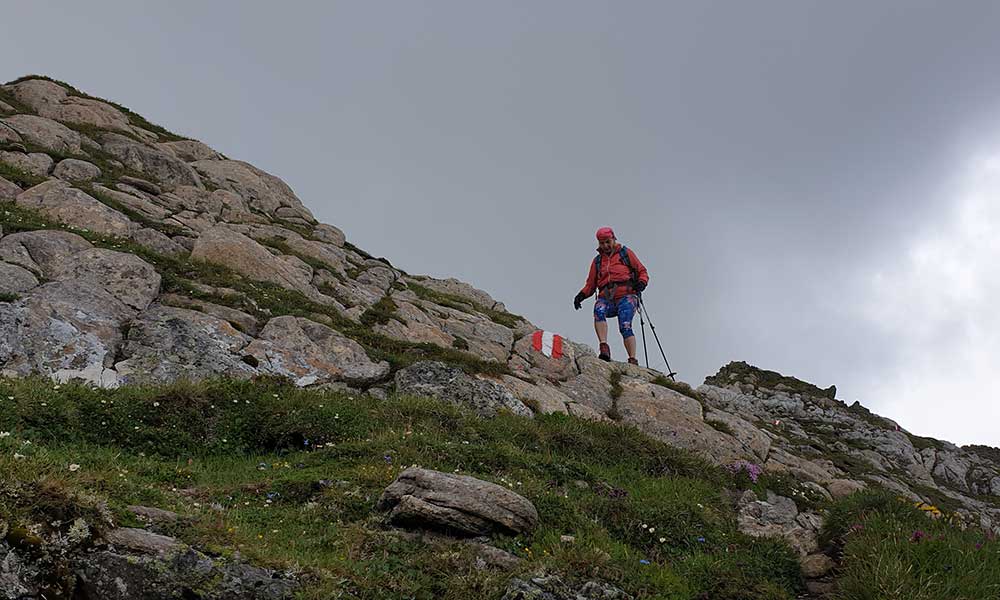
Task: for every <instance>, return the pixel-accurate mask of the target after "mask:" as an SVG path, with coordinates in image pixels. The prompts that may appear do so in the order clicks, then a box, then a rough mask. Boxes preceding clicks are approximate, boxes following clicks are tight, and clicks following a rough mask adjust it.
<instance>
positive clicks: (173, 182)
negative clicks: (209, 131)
mask: <svg viewBox="0 0 1000 600" xmlns="http://www.w3.org/2000/svg"><path fill="white" fill-rule="evenodd" d="M99 140H100V142H101V147H102V148H103V149H104V151H105V152H107V153H108V154H110V155H112V156H114V157H115V158H117V159H118V160H120V161H121V162H122V163H123V164H124V165H125V166H127V167H129V168H131V169H135V170H136V171H139V172H140V173H145V174H146V175H149V176H150V177H153V178H154V179H156V181H157V182H158V183H160V184H163V185H167V186H178V185H191V186H194V187H203V185H202V183H201V179H200V178H199V177H198V174H197V173H196V172H195V171H194V169H192V168H191V167H190V166H188V164H187V163H185V162H184V161H182V160H181V159H179V158H177V157H176V156H174V155H173V154H170V153H168V152H164V151H163V150H160V149H159V148H155V147H153V146H149V145H147V144H143V143H140V142H137V141H135V140H133V139H131V138H128V137H125V136H124V135H120V134H117V133H105V134H102V135H101V136H100V138H99Z"/></svg>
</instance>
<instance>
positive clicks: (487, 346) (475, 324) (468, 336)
mask: <svg viewBox="0 0 1000 600" xmlns="http://www.w3.org/2000/svg"><path fill="white" fill-rule="evenodd" d="M420 306H421V308H423V309H424V310H425V311H427V312H428V313H429V314H431V315H433V316H435V317H436V319H437V322H438V327H440V328H441V330H442V331H444V332H445V333H447V334H449V335H451V336H454V337H460V338H462V339H464V340H465V341H466V343H467V344H468V350H467V351H468V352H469V353H471V354H474V355H476V356H477V357H479V358H481V359H483V360H490V361H496V362H507V358H508V357H509V356H510V349H511V346H513V345H514V331H512V330H511V329H508V328H507V327H504V326H503V325H500V324H497V323H494V322H493V321H491V320H490V319H488V318H486V317H484V316H482V315H480V314H478V313H476V314H471V313H466V312H463V311H460V310H456V309H453V308H450V307H446V306H439V305H437V304H433V303H431V302H427V301H420Z"/></svg>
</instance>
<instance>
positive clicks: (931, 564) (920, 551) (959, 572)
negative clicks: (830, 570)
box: [820, 491, 1000, 600]
mask: <svg viewBox="0 0 1000 600" xmlns="http://www.w3.org/2000/svg"><path fill="white" fill-rule="evenodd" d="M820 539H821V542H822V543H823V544H824V545H826V546H828V547H832V548H835V549H837V550H839V551H840V552H841V553H842V565H841V576H840V578H839V581H838V587H839V592H838V596H837V597H838V598H843V599H844V600H862V599H865V600H867V599H871V598H907V599H915V600H938V599H940V598H969V599H972V598H995V597H997V594H998V592H1000V544H998V542H997V540H996V538H995V537H994V536H992V535H988V534H985V533H984V532H982V531H979V530H975V529H968V530H964V531H963V530H961V529H959V528H956V527H952V526H949V525H948V524H947V523H944V522H943V521H941V520H932V519H929V518H927V517H926V516H925V515H924V514H922V511H920V510H918V509H916V508H914V507H913V506H910V505H909V504H908V503H906V502H903V501H901V500H899V499H897V498H895V497H894V496H893V495H892V494H890V493H888V492H885V491H866V492H860V493H858V494H853V495H851V496H849V497H847V498H844V499H842V500H839V501H838V502H836V503H835V504H834V506H833V507H832V508H831V510H830V512H829V514H828V516H827V519H826V523H825V525H824V529H823V532H822V534H821V538H820Z"/></svg>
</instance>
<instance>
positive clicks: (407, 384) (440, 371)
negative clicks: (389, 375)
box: [395, 361, 532, 417]
mask: <svg viewBox="0 0 1000 600" xmlns="http://www.w3.org/2000/svg"><path fill="white" fill-rule="evenodd" d="M395 383H396V391H397V392H399V393H400V394H410V395H413V396H429V397H431V398H438V399H440V400H445V401H447V402H451V403H453V404H457V405H460V406H464V407H466V408H470V409H472V410H474V411H476V412H477V413H478V414H480V415H482V416H484V417H492V416H495V415H496V414H497V412H499V411H501V410H508V411H510V412H512V413H514V414H516V415H522V416H531V414H532V412H531V409H529V408H528V407H527V406H525V405H524V403H523V402H521V401H520V400H518V399H517V398H515V397H514V395H513V394H511V393H510V391H509V390H508V389H507V388H505V387H504V386H503V385H501V384H499V383H497V382H494V381H490V380H488V379H483V378H480V377H474V376H471V375H467V374H465V373H464V372H463V371H462V370H461V369H458V368H455V367H451V366H448V365H446V364H444V363H441V362H433V361H430V362H419V363H416V364H414V365H412V366H409V367H406V368H405V369H400V370H399V371H397V372H396V377H395Z"/></svg>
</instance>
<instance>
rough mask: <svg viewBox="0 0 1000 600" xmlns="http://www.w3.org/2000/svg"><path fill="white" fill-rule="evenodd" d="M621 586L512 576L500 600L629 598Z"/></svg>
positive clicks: (616, 599)
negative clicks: (571, 583) (575, 583)
mask: <svg viewBox="0 0 1000 600" xmlns="http://www.w3.org/2000/svg"><path fill="white" fill-rule="evenodd" d="M631 598H632V596H631V595H629V594H628V593H626V592H625V591H624V590H622V589H621V588H618V587H615V586H613V585H611V584H610V583H605V582H603V581H587V582H585V583H583V584H578V585H576V586H571V585H569V584H567V583H566V582H564V581H563V580H562V579H560V578H559V577H558V576H556V575H544V574H540V575H538V576H535V577H532V578H530V579H521V578H518V577H514V578H512V579H511V580H510V582H508V583H507V590H506V592H505V593H504V595H503V597H502V598H501V599H500V600H631Z"/></svg>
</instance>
